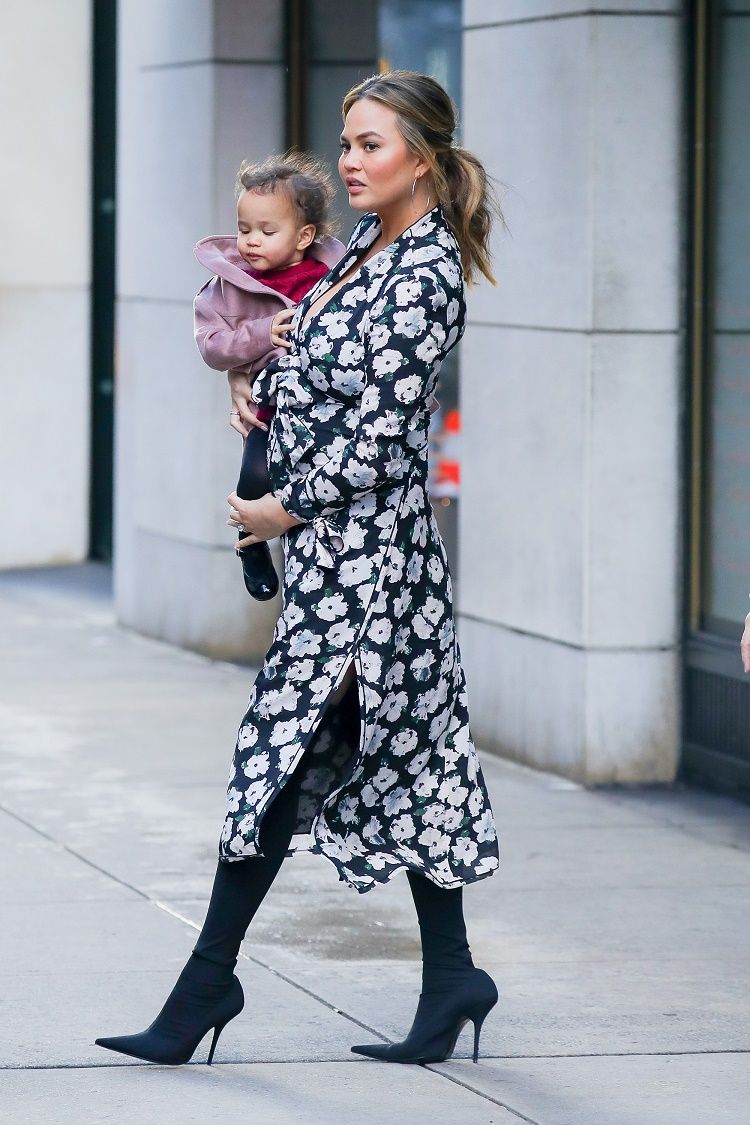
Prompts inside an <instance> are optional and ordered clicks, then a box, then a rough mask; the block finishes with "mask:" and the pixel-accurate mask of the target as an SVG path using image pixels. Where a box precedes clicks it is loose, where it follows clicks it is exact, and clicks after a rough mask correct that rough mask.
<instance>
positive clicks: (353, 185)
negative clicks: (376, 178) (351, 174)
mask: <svg viewBox="0 0 750 1125" xmlns="http://www.w3.org/2000/svg"><path fill="white" fill-rule="evenodd" d="M346 190H347V191H348V192H349V194H350V195H356V194H357V192H359V191H364V190H365V185H364V184H363V183H361V182H360V181H359V180H347V181H346Z"/></svg>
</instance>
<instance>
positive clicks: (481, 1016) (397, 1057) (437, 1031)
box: [352, 969, 498, 1064]
mask: <svg viewBox="0 0 750 1125" xmlns="http://www.w3.org/2000/svg"><path fill="white" fill-rule="evenodd" d="M497 999H498V996H497V988H496V986H495V982H494V981H493V979H492V977H491V976H489V975H488V974H487V973H485V972H484V970H483V969H474V970H473V971H472V972H471V973H470V974H469V975H467V978H466V980H465V982H464V983H463V984H461V985H459V986H458V987H457V988H454V989H452V990H451V991H450V992H428V993H423V994H422V995H421V996H420V998H419V1004H418V1005H417V1014H416V1016H415V1017H414V1023H413V1024H412V1027H411V1031H410V1032H409V1034H408V1035H407V1037H406V1039H404V1040H403V1042H401V1043H366V1044H363V1045H361V1046H356V1047H352V1051H354V1052H355V1054H358V1055H366V1056H367V1057H368V1058H371V1059H381V1060H382V1061H383V1062H399V1063H421V1064H424V1063H434V1062H444V1061H445V1060H446V1059H448V1058H450V1056H451V1055H452V1054H453V1051H454V1049H455V1046H456V1042H457V1041H458V1037H459V1035H460V1034H461V1030H462V1028H463V1027H464V1026H465V1025H466V1024H467V1023H469V1022H471V1023H473V1024H474V1054H473V1058H474V1062H477V1061H478V1059H479V1035H480V1032H481V1030H482V1024H483V1023H484V1021H485V1019H486V1018H487V1015H488V1013H489V1012H490V1011H491V1010H492V1009H493V1008H494V1007H495V1004H497Z"/></svg>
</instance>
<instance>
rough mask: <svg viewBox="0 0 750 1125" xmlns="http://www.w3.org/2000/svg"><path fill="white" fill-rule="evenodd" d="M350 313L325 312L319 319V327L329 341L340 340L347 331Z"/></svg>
mask: <svg viewBox="0 0 750 1125" xmlns="http://www.w3.org/2000/svg"><path fill="white" fill-rule="evenodd" d="M350 315H351V314H350V313H340V312H339V313H337V312H327V313H322V314H321V316H320V317H319V321H320V325H321V327H322V328H325V330H326V333H327V334H328V337H329V339H331V340H340V339H341V338H342V337H343V336H346V335H347V333H348V331H349V316H350Z"/></svg>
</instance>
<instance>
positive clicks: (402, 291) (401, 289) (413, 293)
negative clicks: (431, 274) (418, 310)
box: [394, 281, 421, 305]
mask: <svg viewBox="0 0 750 1125" xmlns="http://www.w3.org/2000/svg"><path fill="white" fill-rule="evenodd" d="M420 289H421V287H420V284H419V282H418V281H401V282H399V284H398V285H397V286H396V287H395V290H394V292H395V297H396V304H397V305H411V304H412V302H413V301H416V300H417V299H418V297H419V294H420Z"/></svg>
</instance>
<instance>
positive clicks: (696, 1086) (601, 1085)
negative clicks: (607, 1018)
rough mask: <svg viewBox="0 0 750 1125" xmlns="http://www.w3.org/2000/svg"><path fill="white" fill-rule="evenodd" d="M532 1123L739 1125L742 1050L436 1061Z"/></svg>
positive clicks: (743, 1119) (744, 1091) (744, 1102)
mask: <svg viewBox="0 0 750 1125" xmlns="http://www.w3.org/2000/svg"><path fill="white" fill-rule="evenodd" d="M433 1069H435V1070H437V1071H439V1072H440V1073H441V1074H447V1075H450V1076H451V1077H453V1078H458V1079H459V1080H463V1081H471V1083H472V1086H473V1087H474V1088H475V1089H481V1090H484V1092H485V1093H487V1094H488V1095H490V1096H493V1097H496V1098H502V1100H503V1101H504V1102H506V1103H508V1104H511V1105H512V1106H513V1108H514V1110H515V1111H516V1112H517V1113H519V1114H523V1115H524V1117H525V1119H526V1120H527V1121H533V1122H536V1123H538V1125H644V1123H645V1122H650V1123H653V1125H747V1122H748V1120H750V1118H749V1116H748V1065H747V1055H746V1054H745V1055H743V1054H698V1055H694V1054H689V1055H657V1056H653V1055H652V1056H649V1055H630V1056H624V1057H622V1056H621V1057H617V1056H602V1055H599V1056H590V1057H588V1058H558V1059H549V1058H548V1059H503V1060H490V1061H485V1062H484V1063H483V1064H481V1065H479V1066H474V1065H473V1064H472V1063H464V1062H449V1063H442V1064H440V1065H439V1066H436V1067H434V1068H433Z"/></svg>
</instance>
